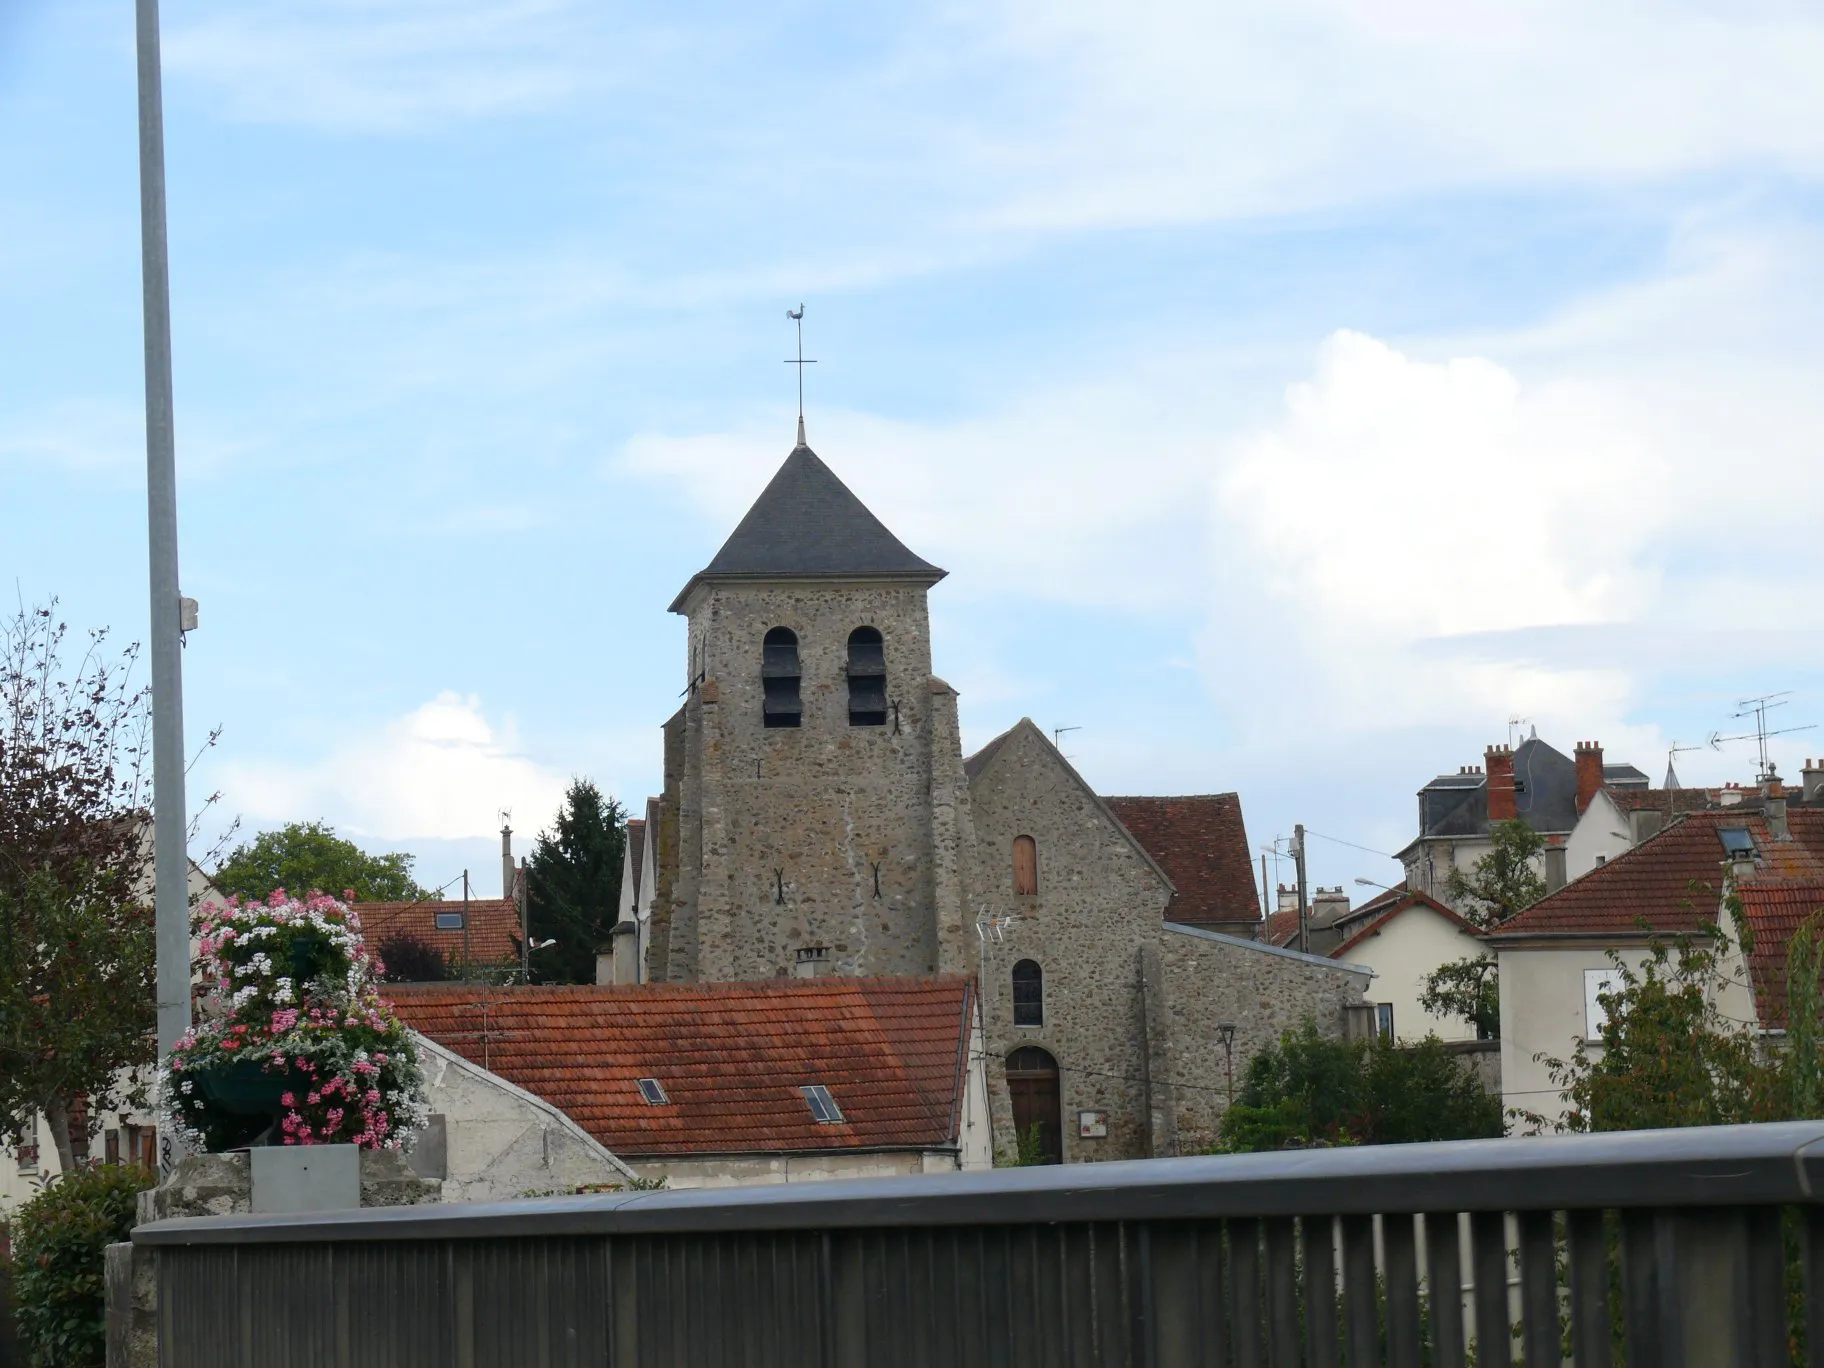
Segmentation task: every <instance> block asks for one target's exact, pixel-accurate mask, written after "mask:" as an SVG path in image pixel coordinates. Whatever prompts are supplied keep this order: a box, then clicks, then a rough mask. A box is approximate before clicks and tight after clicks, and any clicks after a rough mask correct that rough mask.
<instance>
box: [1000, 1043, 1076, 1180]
mask: <svg viewBox="0 0 1824 1368" xmlns="http://www.w3.org/2000/svg"><path fill="white" fill-rule="evenodd" d="M1007 1092H1008V1094H1009V1096H1010V1097H1011V1098H1012V1100H1013V1128H1014V1130H1015V1131H1017V1132H1018V1133H1019V1134H1020V1135H1022V1136H1024V1135H1026V1134H1028V1133H1029V1132H1030V1131H1031V1130H1032V1128H1033V1127H1034V1126H1037V1127H1038V1132H1039V1156H1040V1158H1039V1162H1040V1163H1044V1164H1061V1163H1063V1162H1064V1097H1063V1090H1062V1089H1061V1088H1060V1087H1059V1084H1058V1061H1057V1060H1055V1059H1053V1058H1052V1057H1051V1055H1050V1054H1049V1053H1048V1052H1047V1051H1045V1050H1041V1049H1040V1048H1039V1047H1038V1046H1037V1045H1023V1046H1021V1047H1020V1048H1019V1049H1017V1050H1015V1051H1014V1052H1013V1053H1012V1054H1010V1055H1008V1056H1007Z"/></svg>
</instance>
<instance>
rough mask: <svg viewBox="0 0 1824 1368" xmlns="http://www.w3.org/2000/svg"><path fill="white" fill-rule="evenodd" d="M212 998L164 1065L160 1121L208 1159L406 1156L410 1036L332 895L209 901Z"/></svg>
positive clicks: (201, 960)
mask: <svg viewBox="0 0 1824 1368" xmlns="http://www.w3.org/2000/svg"><path fill="white" fill-rule="evenodd" d="M199 935H200V940H199V943H198V969H199V971H200V973H201V975H202V977H203V981H204V982H205V983H207V984H210V985H211V986H212V989H213V991H212V992H211V994H210V997H209V1000H208V1001H207V1003H206V1004H205V1011H204V1013H203V1016H202V1020H201V1021H200V1022H199V1023H198V1024H197V1025H196V1026H195V1027H194V1028H193V1029H192V1030H191V1031H190V1032H189V1033H188V1034H187V1035H186V1036H185V1037H184V1038H183V1039H182V1040H180V1041H179V1042H178V1043H177V1046H176V1048H175V1049H174V1050H173V1051H172V1052H171V1054H170V1056H169V1057H168V1058H167V1059H166V1060H165V1063H164V1067H163V1074H162V1079H161V1095H162V1100H163V1106H164V1110H165V1113H166V1115H167V1118H168V1119H169V1122H170V1123H171V1124H172V1125H174V1126H176V1127H177V1128H178V1129H179V1130H180V1131H181V1132H183V1133H184V1135H185V1136H186V1138H188V1139H189V1141H190V1142H191V1144H192V1145H194V1146H198V1147H201V1148H203V1149H206V1150H210V1151H220V1150H224V1149H234V1148H238V1147H240V1146H243V1145H247V1144H250V1143H266V1144H285V1145H319V1144H354V1145H359V1146H361V1147H362V1148H363V1149H382V1148H386V1149H391V1148H397V1147H399V1146H400V1145H402V1144H403V1143H404V1142H405V1141H406V1139H407V1137H408V1136H409V1135H410V1133H411V1132H412V1131H413V1130H415V1129H417V1128H418V1127H419V1126H421V1125H423V1123H424V1119H425V1112H426V1106H425V1100H424V1089H423V1085H422V1082H421V1079H420V1075H419V1067H418V1057H417V1052H416V1050H415V1049H414V1048H413V1046H412V1042H411V1037H410V1035H409V1034H408V1033H407V1031H406V1030H405V1028H404V1027H403V1026H402V1025H401V1024H400V1023H399V1021H398V1019H397V1018H396V1017H394V1016H393V1014H392V1009H391V1007H390V1006H389V1005H388V1004H387V1003H386V1002H385V1001H383V1000H382V999H381V998H380V997H379V995H378V994H377V993H376V992H375V991H374V987H373V985H374V981H375V975H376V973H377V971H378V966H377V965H376V964H375V962H374V961H373V959H372V958H371V957H370V956H369V955H368V953H367V948H366V945H365V944H364V942H363V941H362V938H361V927H360V922H359V919H358V918H357V917H356V916H355V914H354V913H353V912H351V911H350V910H349V909H348V908H347V907H346V906H344V905H343V904H342V903H340V902H337V901H336V900H335V899H334V898H327V897H324V896H323V895H321V894H313V895H312V896H311V897H310V898H308V899H305V900H304V901H302V902H300V901H298V900H296V899H293V898H288V897H286V896H285V894H284V893H283V892H282V891H281V892H276V893H274V894H273V895H272V897H271V898H269V899H268V900H267V901H266V902H264V903H246V904H242V903H241V902H239V900H238V899H231V900H230V901H229V903H228V904H227V905H225V906H224V905H222V904H219V903H209V904H205V905H204V907H203V909H202V912H201V915H200V923H199Z"/></svg>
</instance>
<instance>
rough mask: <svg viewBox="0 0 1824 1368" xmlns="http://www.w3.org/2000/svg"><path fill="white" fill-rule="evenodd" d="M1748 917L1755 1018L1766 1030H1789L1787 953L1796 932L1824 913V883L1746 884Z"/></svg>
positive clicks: (1744, 910) (1744, 898)
mask: <svg viewBox="0 0 1824 1368" xmlns="http://www.w3.org/2000/svg"><path fill="white" fill-rule="evenodd" d="M1740 887H1741V895H1742V915H1743V916H1744V917H1745V918H1746V919H1747V921H1748V930H1749V933H1750V935H1751V936H1752V938H1753V941H1752V943H1753V947H1754V948H1753V949H1752V950H1751V951H1750V952H1749V954H1748V981H1749V983H1750V984H1751V985H1752V986H1753V988H1754V1004H1755V1014H1756V1015H1757V1016H1758V1017H1759V1018H1760V1020H1761V1025H1762V1026H1763V1027H1766V1028H1768V1029H1770V1030H1771V1029H1779V1028H1783V1027H1784V1026H1785V1025H1786V952H1787V950H1788V948H1789V947H1790V946H1791V944H1792V936H1793V932H1795V931H1797V930H1798V929H1799V927H1800V926H1801V925H1803V924H1804V922H1805V920H1806V919H1807V918H1809V917H1811V916H1812V915H1814V914H1815V913H1817V912H1819V911H1824V880H1818V879H1809V880H1781V881H1767V880H1761V879H1749V880H1744V881H1743V882H1742V884H1741V886H1740Z"/></svg>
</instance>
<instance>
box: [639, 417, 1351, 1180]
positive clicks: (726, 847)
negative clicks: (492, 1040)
mask: <svg viewBox="0 0 1824 1368" xmlns="http://www.w3.org/2000/svg"><path fill="white" fill-rule="evenodd" d="M798 436H799V440H798V445H797V446H796V448H795V449H794V450H793V451H792V452H791V454H790V455H788V456H787V457H786V459H785V463H784V464H783V465H782V466H781V467H780V468H779V471H778V473H777V474H776V475H774V477H773V479H772V481H771V482H770V483H769V484H768V485H767V486H766V489H765V490H764V492H762V493H761V495H760V497H759V498H758V499H757V500H756V501H755V503H754V505H753V507H752V508H750V509H749V510H748V513H747V515H746V516H745V517H744V518H742V519H741V522H740V524H739V525H738V526H737V527H736V528H735V530H734V532H733V533H732V534H731V535H730V536H729V538H728V540H727V541H726V542H725V543H724V544H723V546H722V548H721V550H720V551H718V552H717V553H716V555H715V557H714V558H713V559H712V560H711V561H710V562H709V564H708V565H706V566H705V567H704V568H703V569H702V570H701V571H699V572H698V573H697V574H696V575H694V576H693V577H692V578H691V580H690V582H689V583H688V584H686V585H685V586H684V588H683V590H682V591H681V592H680V593H679V594H678V596H677V598H676V599H675V600H674V601H673V603H672V604H671V611H672V612H674V613H679V614H681V615H683V616H684V617H685V618H686V619H687V621H688V623H689V630H688V637H687V640H688V645H687V659H686V668H687V689H686V691H685V701H684V704H683V706H682V707H681V708H679V710H678V711H677V713H676V714H675V715H674V716H672V717H671V718H670V719H669V720H668V721H667V722H666V723H665V725H664V792H663V795H662V797H661V798H660V799H658V800H657V801H656V802H654V803H652V804H649V806H648V815H647V821H646V823H645V831H644V833H643V841H644V844H645V849H646V850H647V851H649V852H650V854H649V856H648V857H647V859H646V860H645V861H644V864H645V870H644V879H643V882H644V885H645V892H644V894H643V895H642V897H641V898H640V899H639V903H640V907H639V914H640V921H641V924H640V925H639V926H638V928H637V934H634V935H628V936H626V937H625V938H623V936H622V935H620V934H617V937H616V942H617V946H621V947H626V949H631V946H632V945H637V946H638V954H639V958H640V960H641V963H640V964H639V966H638V972H637V977H638V979H639V980H640V981H643V982H654V983H659V982H702V983H713V982H726V981H742V980H755V979H769V978H776V977H780V976H802V977H810V976H816V975H824V974H834V975H852V976H862V977H870V978H883V977H884V978H892V977H921V978H922V977H929V976H936V975H963V976H970V977H974V978H975V979H976V980H977V981H978V983H979V1001H980V1003H981V1009H982V1017H981V1022H980V1025H979V1028H978V1030H977V1032H976V1041H977V1044H976V1046H975V1048H976V1049H977V1050H978V1051H979V1052H980V1053H981V1054H982V1055H983V1056H984V1058H985V1063H986V1065H987V1075H988V1080H989V1094H990V1110H991V1114H992V1118H993V1130H994V1137H995V1142H996V1146H997V1148H998V1149H999V1150H1000V1151H1001V1152H1003V1153H1006V1154H1012V1153H1014V1152H1016V1151H1021V1152H1023V1153H1024V1154H1025V1156H1026V1157H1027V1158H1028V1159H1034V1158H1036V1159H1040V1160H1043V1161H1046V1162H1054V1163H1055V1162H1061V1161H1062V1162H1077V1161H1085V1160H1101V1159H1127V1158H1136V1157H1143V1156H1150V1155H1169V1154H1177V1153H1190V1152H1194V1151H1197V1150H1200V1149H1207V1148H1209V1147H1210V1146H1211V1145H1213V1144H1214V1143H1215V1140H1216V1132H1217V1126H1218V1124H1219V1121H1220V1118H1221V1115H1222V1112H1223V1110H1224V1108H1225V1106H1226V1105H1227V1102H1228V1099H1229V1098H1230V1096H1231V1095H1232V1092H1233V1087H1234V1083H1235V1082H1236V1081H1237V1080H1238V1079H1239V1076H1240V1073H1241V1071H1242V1069H1243V1068H1244V1067H1245V1065H1246V1062H1247V1060H1248V1059H1249V1058H1250V1057H1251V1056H1252V1054H1253V1053H1254V1052H1255V1051H1256V1050H1257V1049H1259V1048H1261V1047H1262V1046H1264V1045H1266V1044H1268V1043H1270V1042H1271V1041H1273V1040H1274V1039H1276V1038H1277V1036H1278V1034H1279V1033H1280V1032H1281V1031H1283V1030H1285V1029H1287V1028H1290V1027H1294V1026H1296V1025H1298V1024H1299V1022H1300V1021H1301V1020H1303V1019H1304V1018H1306V1017H1311V1018H1314V1019H1315V1020H1316V1022H1317V1023H1318V1025H1319V1027H1320V1028H1321V1029H1323V1030H1325V1031H1327V1032H1337V1033H1340V1032H1342V1031H1343V1030H1344V1028H1345V1022H1346V1020H1348V1019H1349V1018H1350V1016H1351V1013H1350V1010H1349V1009H1350V1008H1351V1007H1352V1006H1355V1007H1359V1004H1360V1003H1361V1001H1362V996H1363V991H1364V989H1365V988H1366V986H1367V982H1368V978H1369V973H1368V971H1366V970H1363V969H1362V968H1360V967H1359V966H1353V965H1347V964H1341V963H1337V962H1335V961H1332V960H1328V959H1323V958H1320V957H1316V956H1310V955H1301V954H1298V953H1296V952H1293V951H1289V950H1285V949H1281V948H1278V947H1275V946H1272V945H1269V944H1266V943H1264V942H1262V941H1258V940H1255V939H1253V936H1254V927H1255V923H1256V922H1257V921H1258V918H1259V911H1258V908H1257V905H1256V902H1255V896H1254V889H1253V881H1252V877H1251V870H1250V861H1249V856H1248V849H1247V844H1246V837H1245V834H1244V832H1243V829H1242V825H1241V810H1240V803H1239V800H1238V799H1237V798H1236V796H1235V795H1234V794H1232V793H1230V794H1215V795H1206V796H1197V797H1172V798H1150V797H1118V798H1105V797H1102V796H1099V795H1098V794H1097V793H1096V792H1095V791H1094V790H1093V789H1092V788H1091V787H1090V786H1089V784H1088V783H1086V782H1085V781H1084V779H1083V777H1082V776H1081V775H1080V774H1079V773H1078V772H1077V771H1076V770H1075V769H1074V768H1073V767H1072V766H1071V765H1070V763H1069V762H1068V761H1067V760H1066V759H1065V758H1064V757H1063V756H1062V755H1061V754H1060V753H1059V752H1058V750H1057V748H1056V747H1055V746H1054V745H1053V744H1052V741H1051V740H1050V739H1049V738H1047V737H1046V736H1045V735H1044V734H1043V733H1042V732H1041V731H1040V730H1039V729H1038V728H1037V727H1035V726H1034V725H1033V724H1032V722H1031V721H1030V720H1022V721H1021V722H1020V723H1018V724H1017V725H1016V726H1014V727H1013V728H1012V729H1011V730H1009V731H1007V732H1006V733H1004V734H1003V735H1001V736H998V737H996V738H994V740H992V741H990V742H989V743H988V744H987V745H985V746H983V747H982V748H981V749H980V750H978V751H976V752H975V753H974V754H973V755H969V756H967V757H965V755H964V754H963V749H962V739H961V733H960V730H959V727H958V723H957V691H956V689H954V688H953V687H952V686H951V685H950V684H949V683H947V682H946V681H945V680H944V679H942V678H940V677H939V676H938V675H936V674H935V673H933V670H932V647H931V630H930V619H929V614H928V612H927V596H928V595H929V593H930V592H931V590H932V589H933V588H934V586H936V585H937V584H938V583H939V581H941V580H942V579H943V578H944V575H945V571H943V570H941V569H939V568H938V567H937V566H935V565H932V564H931V563H930V562H928V561H926V560H924V559H923V558H922V557H920V556H919V555H917V554H916V553H915V552H914V551H912V550H911V549H910V548H908V547H907V546H906V545H905V544H904V543H902V542H901V541H900V540H899V539H898V538H897V537H896V536H894V535H893V533H892V532H891V531H889V530H888V529H887V527H886V526H885V525H884V524H883V523H882V522H881V521H880V519H878V518H877V517H876V516H875V515H874V514H873V513H872V512H871V511H869V509H868V508H867V507H865V506H864V505H863V504H862V502H861V500H860V499H858V498H857V497H856V496H855V495H854V494H853V493H852V492H851V491H850V490H849V488H848V487H847V486H846V485H844V484H843V482H842V481H841V480H840V479H839V478H838V477H837V476H836V474H835V472H834V471H832V470H831V469H830V467H829V466H828V465H826V464H825V463H824V462H823V461H822V460H821V459H819V457H818V456H817V455H816V453H814V452H813V451H812V450H811V449H810V447H809V446H808V445H806V443H805V441H804V429H803V423H802V420H800V425H799V434H798ZM630 858H631V857H630ZM620 932H629V933H632V932H635V928H634V927H632V926H629V925H626V924H625V923H624V924H623V925H622V926H621V927H619V928H617V933H620ZM630 943H631V944H630ZM626 949H623V951H622V953H626ZM628 977H629V978H631V977H634V975H632V974H629V975H628Z"/></svg>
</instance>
